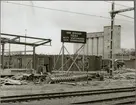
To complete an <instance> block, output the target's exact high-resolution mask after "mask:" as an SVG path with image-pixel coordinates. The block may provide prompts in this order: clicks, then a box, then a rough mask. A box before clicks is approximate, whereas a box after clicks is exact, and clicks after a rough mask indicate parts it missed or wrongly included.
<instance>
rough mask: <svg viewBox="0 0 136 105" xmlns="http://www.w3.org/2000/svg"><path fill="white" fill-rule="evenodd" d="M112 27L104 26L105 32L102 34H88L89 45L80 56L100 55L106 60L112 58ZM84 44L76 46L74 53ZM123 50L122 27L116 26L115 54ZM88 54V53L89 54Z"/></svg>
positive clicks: (114, 37) (114, 35)
mask: <svg viewBox="0 0 136 105" xmlns="http://www.w3.org/2000/svg"><path fill="white" fill-rule="evenodd" d="M110 28H111V27H110V26H104V31H102V32H91V33H87V38H88V40H87V43H86V44H85V47H84V50H82V52H81V53H80V54H85V55H86V54H88V55H98V56H102V57H103V58H104V59H109V58H110V40H111V39H110V36H111V29H110ZM81 45H82V44H74V45H73V48H74V50H73V51H74V53H75V52H76V51H77V49H79V48H80V46H81ZM120 50H121V26H120V25H115V26H114V34H113V53H114V54H116V53H118V52H120ZM87 52H88V53H87Z"/></svg>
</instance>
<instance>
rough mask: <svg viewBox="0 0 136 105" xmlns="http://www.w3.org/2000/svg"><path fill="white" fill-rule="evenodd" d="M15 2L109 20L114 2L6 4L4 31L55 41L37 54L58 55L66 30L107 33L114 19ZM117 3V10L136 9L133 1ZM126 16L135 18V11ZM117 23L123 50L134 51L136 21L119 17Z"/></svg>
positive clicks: (126, 13)
mask: <svg viewBox="0 0 136 105" xmlns="http://www.w3.org/2000/svg"><path fill="white" fill-rule="evenodd" d="M13 3H19V4H26V5H32V6H38V7H45V8H53V9H60V10H66V11H72V12H80V13H84V14H90V15H97V16H103V17H109V18H110V14H109V12H110V10H111V3H109V2H105V1H9V2H5V1H2V2H1V32H3V33H10V34H18V35H25V34H27V36H33V37H41V38H46V39H48V38H50V39H52V45H51V46H40V47H37V48H36V53H41V54H58V53H59V52H60V49H61V45H62V43H61V41H60V39H61V30H62V29H66V30H77V31H86V32H87V33H89V32H97V31H103V27H104V26H108V25H110V19H107V18H106V19H105V18H101V17H94V16H86V15H81V14H74V13H67V12H60V11H54V10H49V9H43V8H36V7H32V6H24V5H18V4H13ZM115 3H116V5H115V10H119V9H124V8H128V7H133V1H116V2H115ZM119 4H120V5H119ZM122 5H123V6H122ZM125 6H126V7H125ZM127 6H128V7H127ZM122 14H123V15H127V16H130V17H134V11H128V12H124V13H122ZM115 24H116V25H121V47H122V48H134V19H131V18H127V17H124V16H120V15H117V16H116V19H115ZM25 29H27V32H25ZM65 46H66V48H67V49H68V51H69V52H70V53H72V52H73V44H65ZM11 49H12V50H14V51H15V50H24V46H20V45H19V46H17V45H16V46H15V45H11ZM31 49H32V48H31V47H27V50H31ZM7 50H8V45H7Z"/></svg>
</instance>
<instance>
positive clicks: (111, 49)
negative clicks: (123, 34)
mask: <svg viewBox="0 0 136 105" xmlns="http://www.w3.org/2000/svg"><path fill="white" fill-rule="evenodd" d="M114 6H115V5H114V2H112V8H111V9H112V12H111V41H110V59H111V60H112V62H110V67H111V68H112V70H111V71H110V76H112V73H113V69H114V53H113V48H114V47H113V35H114V34H113V33H114V18H115V14H114V13H113V12H114Z"/></svg>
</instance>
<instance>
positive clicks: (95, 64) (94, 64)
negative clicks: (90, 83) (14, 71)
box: [4, 54, 101, 72]
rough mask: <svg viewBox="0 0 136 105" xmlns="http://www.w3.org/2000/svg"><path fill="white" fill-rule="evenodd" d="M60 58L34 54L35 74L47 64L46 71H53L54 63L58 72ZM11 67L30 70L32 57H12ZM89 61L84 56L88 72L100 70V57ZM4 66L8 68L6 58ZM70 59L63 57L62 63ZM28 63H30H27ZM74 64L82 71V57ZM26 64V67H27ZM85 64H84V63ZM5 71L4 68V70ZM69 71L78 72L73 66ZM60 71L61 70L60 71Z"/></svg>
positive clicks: (70, 61)
mask: <svg viewBox="0 0 136 105" xmlns="http://www.w3.org/2000/svg"><path fill="white" fill-rule="evenodd" d="M71 56H72V57H73V59H75V57H76V56H77V55H71ZM58 57H59V59H58V61H57V62H56V60H57V58H58ZM61 57H62V56H61V55H59V56H58V55H37V54H36V65H35V66H36V68H37V69H36V72H38V71H39V69H40V67H41V66H43V65H44V64H48V70H49V72H50V71H51V70H53V67H54V65H55V63H56V67H55V69H57V70H59V69H60V67H61V66H62V62H61V61H62V58H61ZM10 58H11V66H10V68H25V67H26V68H27V69H29V68H30V69H31V68H32V64H33V62H32V58H33V55H25V56H24V55H12V56H11V57H10ZM18 58H19V59H22V62H20V63H19V61H18ZM88 58H89V59H87V56H85V62H88V64H89V70H90V71H95V70H100V69H101V57H98V56H88ZM4 59H5V60H4V64H5V67H6V62H7V68H8V61H9V58H8V56H5V57H4ZM68 59H70V57H69V55H64V63H65V62H66V61H67V60H68ZM29 62H30V63H29ZM72 62H73V61H72V60H71V59H70V60H69V62H68V63H67V64H66V65H65V66H64V71H67V70H68V68H69V67H70V65H71V64H72ZM76 63H77V64H78V65H79V68H80V69H81V71H82V70H83V66H82V65H83V55H80V56H79V57H78V59H77V60H76ZM27 64H28V65H27ZM85 64H86V63H85ZM5 69H6V68H5ZM71 70H73V71H78V68H77V67H76V66H75V64H74V65H73V66H72V68H71ZM86 70H87V68H86V66H85V71H86ZM60 71H61V69H60ZM43 72H46V69H45V68H44V71H43Z"/></svg>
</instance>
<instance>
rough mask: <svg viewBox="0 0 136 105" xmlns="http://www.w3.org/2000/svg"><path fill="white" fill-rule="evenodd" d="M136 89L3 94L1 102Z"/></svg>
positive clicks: (132, 89)
mask: <svg viewBox="0 0 136 105" xmlns="http://www.w3.org/2000/svg"><path fill="white" fill-rule="evenodd" d="M135 90H136V88H135V87H127V88H113V89H101V90H85V91H72V92H58V93H44V94H30V95H16V96H3V97H1V103H9V102H22V101H31V100H41V99H55V98H66V97H76V96H89V95H99V94H110V93H122V92H123V93H124V92H133V91H135ZM130 97H131V96H130ZM132 97H133V96H132ZM132 97H131V98H132ZM75 104H76V103H75Z"/></svg>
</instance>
